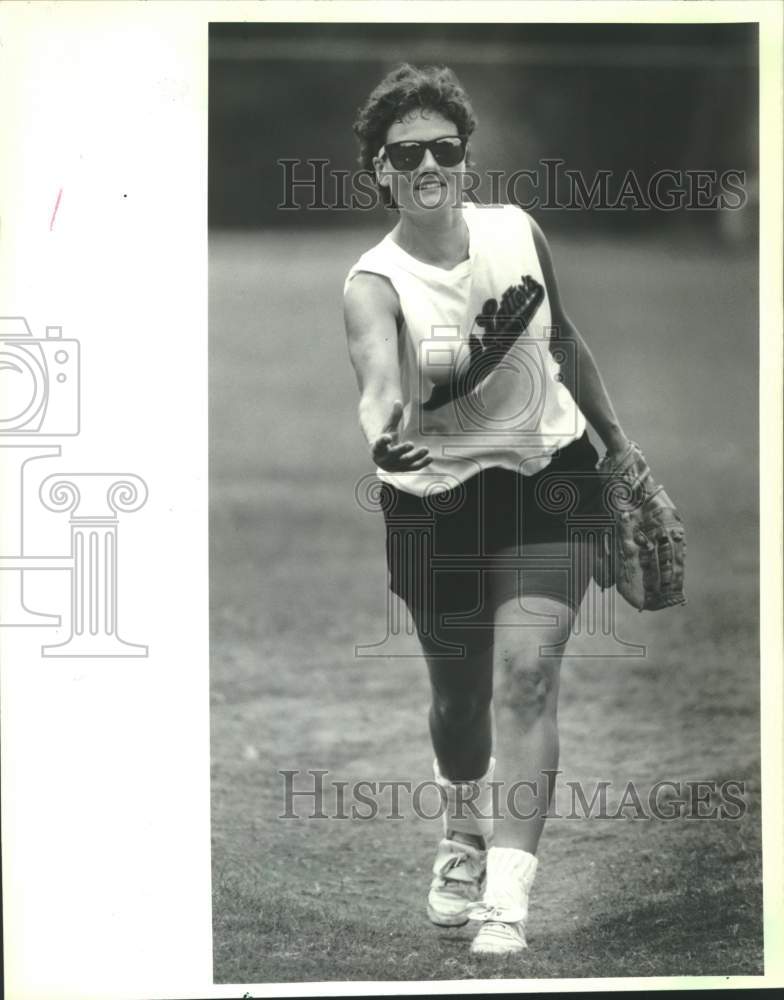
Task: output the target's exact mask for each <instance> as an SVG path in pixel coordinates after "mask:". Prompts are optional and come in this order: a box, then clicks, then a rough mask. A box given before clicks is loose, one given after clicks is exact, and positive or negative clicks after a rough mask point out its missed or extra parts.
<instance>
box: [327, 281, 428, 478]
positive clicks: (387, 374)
mask: <svg viewBox="0 0 784 1000" xmlns="http://www.w3.org/2000/svg"><path fill="white" fill-rule="evenodd" d="M397 311H398V300H397V295H396V293H395V290H394V289H393V288H392V286H391V285H390V283H389V282H388V281H387V279H386V278H383V277H382V276H380V275H377V274H370V273H365V272H360V273H359V274H357V275H356V276H355V277H354V278H353V279H352V280H351V281H350V282H349V286H348V288H347V289H346V294H345V296H344V317H345V323H346V336H347V338H348V352H349V357H350V359H351V363H352V365H353V366H354V372H355V373H356V376H357V385H358V386H359V396H360V398H359V425H360V427H361V428H362V431H363V433H364V435H365V437H366V438H367V442H368V445H369V446H370V449H371V452H372V455H373V460H374V461H375V463H376V465H378V466H380V467H381V468H383V469H385V470H386V471H387V472H408V471H413V470H416V469H423V468H424V467H425V466H426V465H429V464H430V463H431V461H432V458H431V457H430V455H429V452H428V449H427V448H417V449H415V448H414V445H413V444H412V442H410V441H400V440H399V428H400V422H401V420H402V417H403V403H402V400H401V397H402V391H401V386H400V362H399V360H398V343H397V338H398V331H397Z"/></svg>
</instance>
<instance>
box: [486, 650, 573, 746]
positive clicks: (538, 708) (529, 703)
mask: <svg viewBox="0 0 784 1000" xmlns="http://www.w3.org/2000/svg"><path fill="white" fill-rule="evenodd" d="M499 665H500V668H501V677H500V678H499V681H500V684H499V692H498V694H499V701H500V703H501V706H502V707H504V708H507V709H509V710H511V711H512V712H513V713H514V714H515V716H516V717H517V719H518V721H519V722H520V723H521V724H522V725H523V727H525V728H528V727H530V726H532V725H533V724H534V723H535V722H536V721H537V720H538V719H540V718H542V717H543V716H550V717H554V716H555V712H556V703H557V697H558V674H559V664H558V662H557V660H555V659H554V658H552V657H541V656H538V655H536V654H531V653H526V652H525V651H523V650H510V651H507V652H506V653H505V654H503V655H502V656H501V662H500V664H499Z"/></svg>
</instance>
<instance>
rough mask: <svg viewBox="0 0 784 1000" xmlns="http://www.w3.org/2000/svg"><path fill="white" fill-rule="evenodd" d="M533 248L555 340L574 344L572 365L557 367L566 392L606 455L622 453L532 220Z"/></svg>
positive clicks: (619, 433)
mask: <svg viewBox="0 0 784 1000" xmlns="http://www.w3.org/2000/svg"><path fill="white" fill-rule="evenodd" d="M531 224H532V226H533V234H534V244H535V245H536V250H537V253H538V255H539V262H540V264H541V265H542V273H543V275H544V281H545V286H546V288H547V295H548V298H549V300H550V312H551V316H552V322H553V326H556V327H558V330H559V339H561V340H568V341H571V342H572V343H573V344H574V353H573V355H572V357H573V362H572V363H571V364H569V363H567V364H563V365H562V366H561V375H562V377H563V380H564V385H565V386H566V387H567V388H568V389H569V391H570V392H571V394H572V396H573V397H574V400H575V402H576V403H577V405H578V406H579V407H580V409H581V410H582V412H583V413H584V414H585V416H586V418H587V419H588V420H589V421H590V424H591V426H592V427H593V428H594V430H595V431H596V433H597V434H598V435H599V437H600V438H601V439H602V441H603V442H604V445H605V447H606V448H607V451H608V452H621V451H624V450H625V449H626V447H627V446H628V444H629V439H628V438H627V436H626V434H625V433H624V431H623V429H622V427H621V423H620V421H619V420H618V417H617V415H616V413H615V409H614V407H613V404H612V401H611V399H610V396H609V394H608V392H607V389H606V388H605V385H604V382H603V380H602V376H601V373H600V372H599V368H598V366H597V364H596V361H595V360H594V357H593V355H592V354H591V351H590V349H589V347H588V345H587V344H586V343H585V341H584V340H583V337H582V335H581V334H580V331H579V330H578V329H577V327H576V326H575V325H574V323H573V322H572V321H571V320H570V319H569V317H568V316H567V314H566V312H565V310H564V308H563V305H562V303H561V298H560V295H559V292H558V282H557V281H556V278H555V269H554V267H553V261H552V257H551V254H550V248H549V246H548V244H547V240H546V239H545V236H544V233H543V232H542V230H541V229H540V228H539V226H538V225H537V223H536V222H535V221H534V220H533V219H532V220H531Z"/></svg>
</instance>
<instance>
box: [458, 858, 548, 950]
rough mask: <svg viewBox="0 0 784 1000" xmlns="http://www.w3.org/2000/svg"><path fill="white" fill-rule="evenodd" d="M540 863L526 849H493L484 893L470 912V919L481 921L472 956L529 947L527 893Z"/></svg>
mask: <svg viewBox="0 0 784 1000" xmlns="http://www.w3.org/2000/svg"><path fill="white" fill-rule="evenodd" d="M537 864H538V862H537V859H536V857H535V856H534V855H533V854H529V853H528V852H527V851H518V850H516V849H515V848H512V847H493V848H491V849H490V851H489V852H488V856H487V885H486V888H485V892H484V895H483V897H482V900H481V902H479V903H476V904H475V905H474V906H472V907H471V910H470V912H469V919H471V920H479V921H481V926H480V928H479V932H478V933H477V935H476V937H475V938H474V940H473V942H472V943H471V954H472V955H513V954H515V953H517V952H520V951H522V950H523V949H524V948H527V947H528V944H527V942H526V940H525V922H526V920H527V918H528V893H529V892H530V890H531V885H532V884H533V880H534V875H535V874H536V867H537Z"/></svg>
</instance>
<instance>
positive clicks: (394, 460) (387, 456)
mask: <svg viewBox="0 0 784 1000" xmlns="http://www.w3.org/2000/svg"><path fill="white" fill-rule="evenodd" d="M402 419H403V404H402V403H401V401H400V400H399V399H396V400H395V402H394V403H393V404H392V413H391V415H390V417H389V420H387V422H386V423H385V424H384V426H383V427H382V428H381V434H380V436H379V437H377V438H376V440H375V441H374V442H373V447H372V454H373V461H374V462H375V463H376V465H377V466H378V467H379V468H380V469H383V470H384V471H385V472H415V471H416V470H418V469H424V468H425V467H426V466H428V465H430V463H431V462H432V461H433V459H432V457H431V455H430V452H429V451H428V449H427V448H416V449H415V447H414V444H413V442H411V441H400V440H399V438H400V421H401V420H402Z"/></svg>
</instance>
